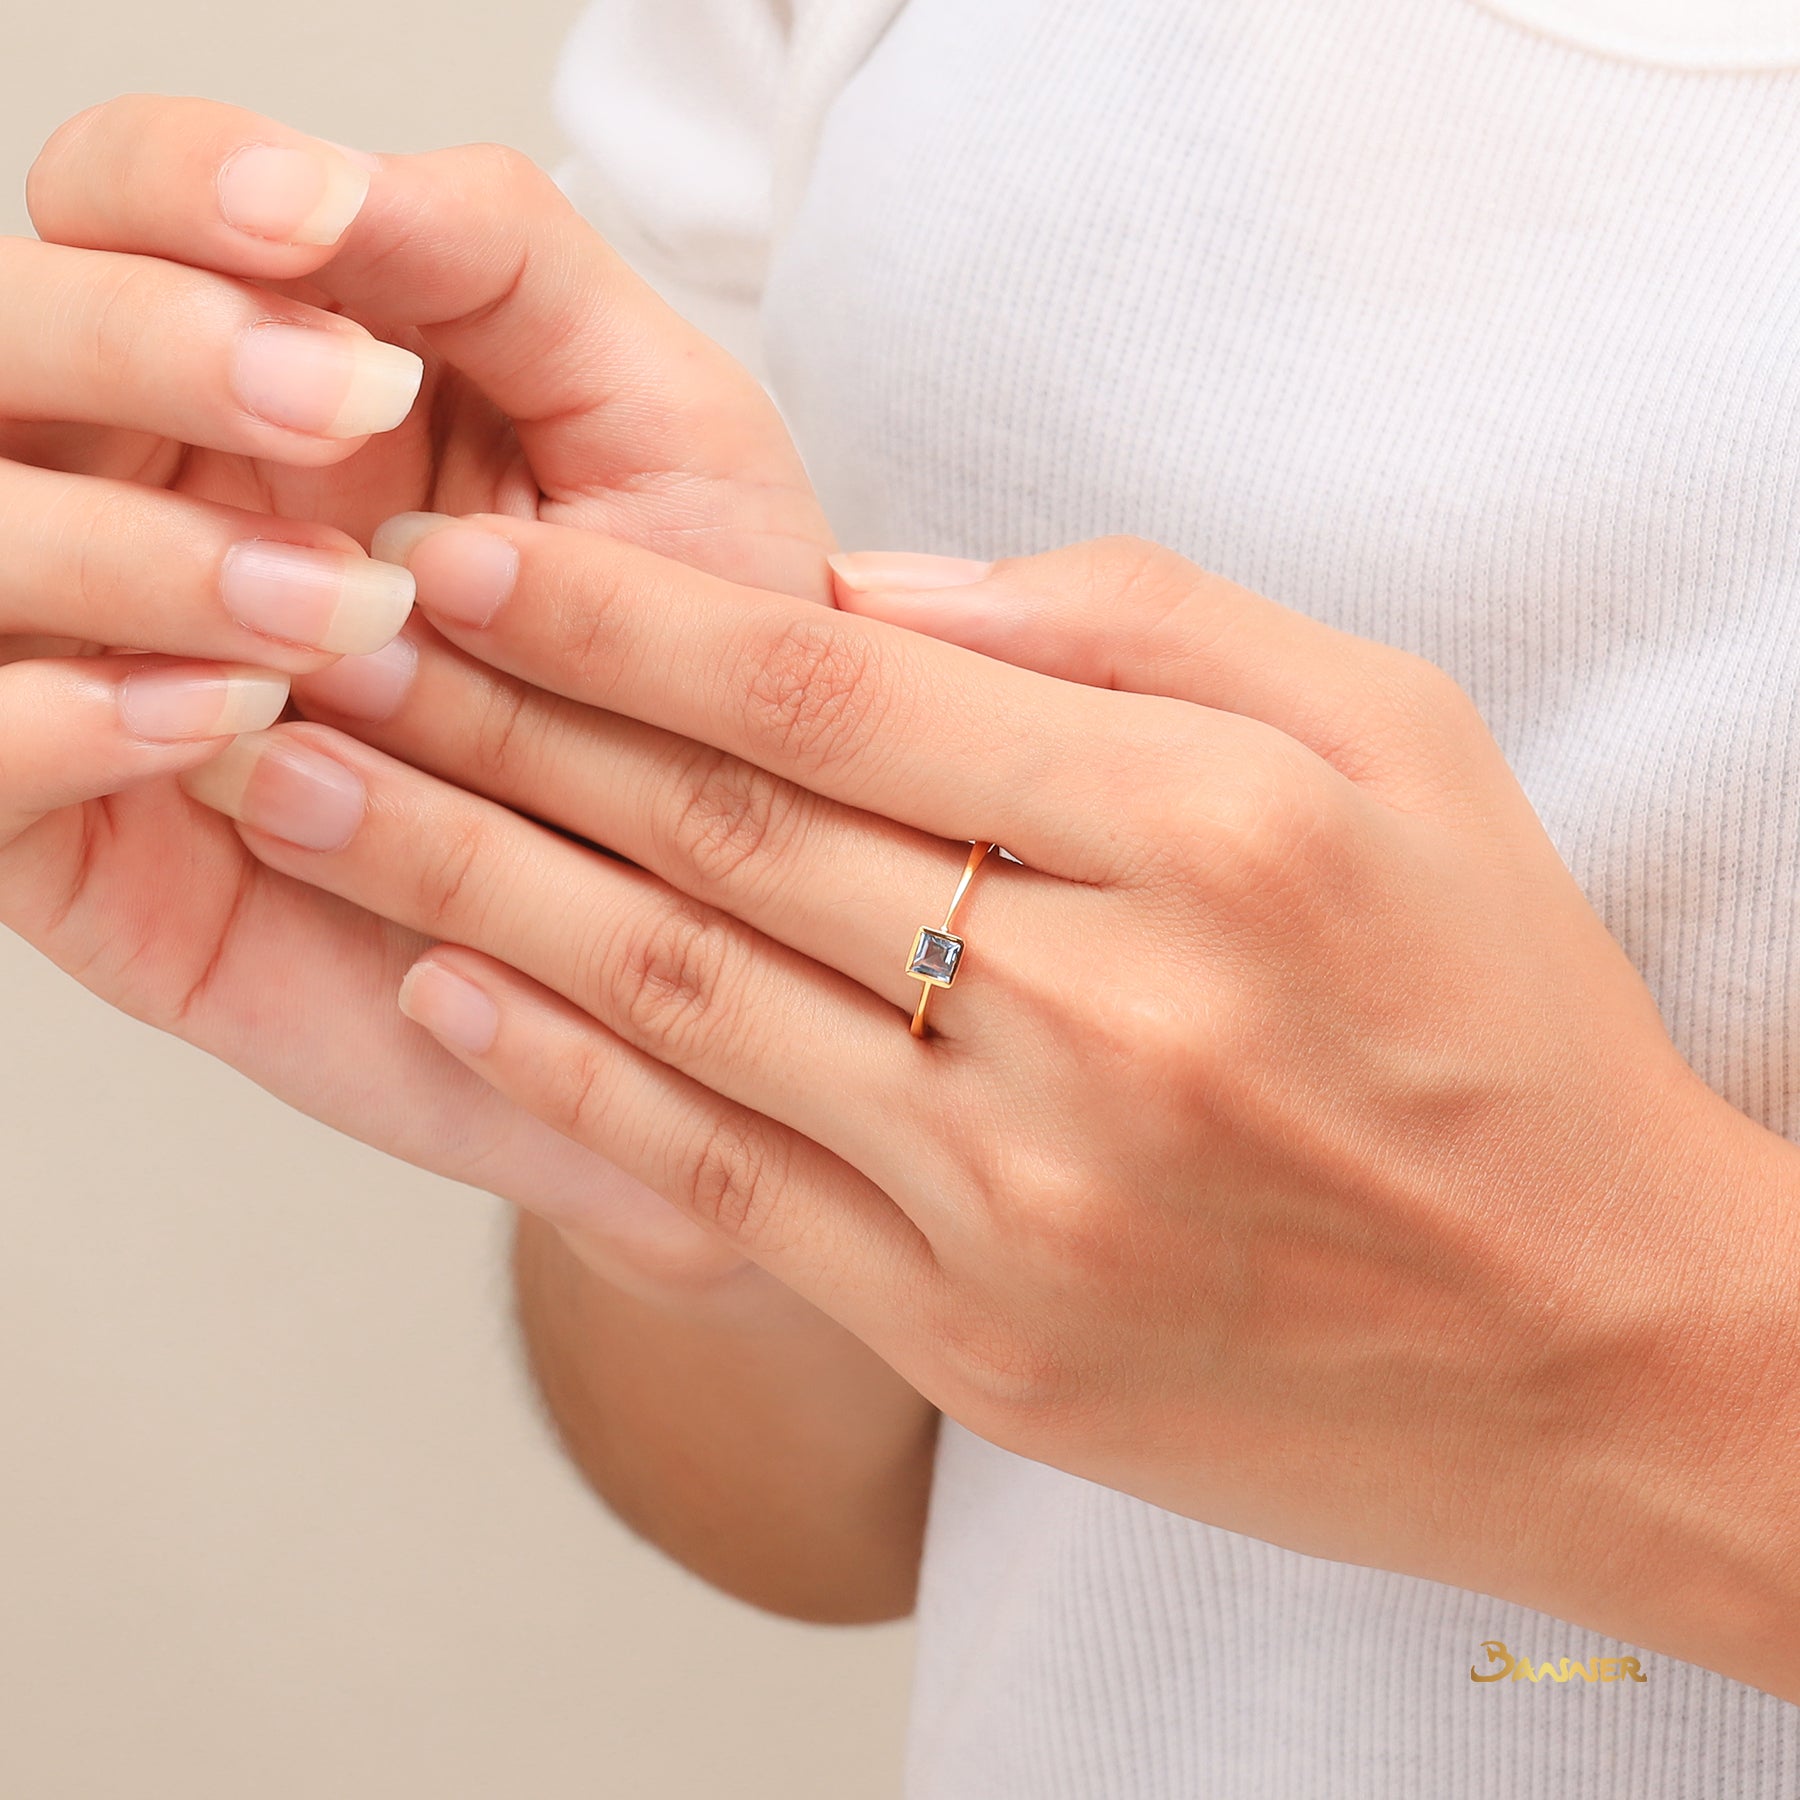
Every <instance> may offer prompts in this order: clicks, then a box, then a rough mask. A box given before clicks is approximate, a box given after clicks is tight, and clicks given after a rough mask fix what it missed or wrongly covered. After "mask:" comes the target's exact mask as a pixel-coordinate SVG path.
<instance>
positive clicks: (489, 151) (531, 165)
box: [461, 143, 553, 196]
mask: <svg viewBox="0 0 1800 1800" xmlns="http://www.w3.org/2000/svg"><path fill="white" fill-rule="evenodd" d="M461 155H462V156H463V158H464V159H465V160H466V162H467V165H468V172H469V174H470V175H471V176H472V177H474V178H475V179H476V180H478V181H480V182H482V183H483V184H485V185H488V186H491V187H493V188H495V189H497V190H498V191H499V192H501V193H502V194H505V195H508V196H524V195H530V194H535V193H537V192H538V191H540V190H542V189H544V188H548V187H550V186H552V185H553V184H552V183H551V180H550V177H549V176H548V175H547V174H545V173H544V171H543V169H541V168H540V167H539V166H538V164H537V163H536V162H535V161H533V160H532V158H531V157H529V156H527V155H526V154H525V152H524V151H523V150H519V149H516V148H515V147H514V146H513V145H511V144H490V143H483V144H467V145H465V146H464V147H463V149H462V151H461Z"/></svg>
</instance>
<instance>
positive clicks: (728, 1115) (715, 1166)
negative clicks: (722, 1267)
mask: <svg viewBox="0 0 1800 1800" xmlns="http://www.w3.org/2000/svg"><path fill="white" fill-rule="evenodd" d="M781 1161H782V1158H781V1156H780V1153H779V1152H778V1150H777V1148H776V1146H775V1145H774V1143H773V1142H772V1141H771V1138H770V1135H769V1132H768V1130H767V1129H766V1128H765V1127H762V1126H759V1125H758V1124H757V1123H756V1122H755V1121H754V1120H753V1119H752V1118H751V1117H750V1115H748V1114H746V1113H742V1112H736V1111H731V1112H725V1113H722V1114H721V1115H720V1116H719V1117H718V1118H717V1119H715V1120H713V1121H712V1122H711V1123H710V1124H709V1125H708V1126H707V1127H706V1129H705V1130H704V1131H703V1132H702V1133H701V1135H700V1138H699V1141H698V1142H697V1143H696V1145H695V1146H694V1152H693V1155H692V1157H691V1158H690V1160H689V1163H688V1168H687V1178H686V1183H685V1188H686V1191H685V1193H684V1194H683V1195H682V1199H683V1201H684V1202H685V1204H686V1207H687V1210H688V1211H689V1212H690V1213H691V1214H692V1215H693V1216H694V1217H695V1218H697V1219H698V1220H700V1222H701V1223H702V1224H705V1225H710V1226H712V1227H714V1229H716V1230H718V1231H721V1232H723V1233H724V1234H725V1236H726V1237H728V1238H730V1239H731V1240H732V1241H733V1242H734V1243H739V1244H752V1243H754V1244H758V1245H762V1246H764V1247H766V1246H767V1244H768V1237H769V1225H770V1219H771V1217H772V1214H773V1211H774V1205H775V1199H776V1196H777V1195H778V1194H779V1193H780V1191H781V1187H782V1177H781V1169H780V1163H781Z"/></svg>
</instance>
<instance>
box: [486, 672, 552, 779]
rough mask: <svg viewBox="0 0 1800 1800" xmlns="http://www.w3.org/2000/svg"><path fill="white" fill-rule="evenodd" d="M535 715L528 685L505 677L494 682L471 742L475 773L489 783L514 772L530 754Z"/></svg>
mask: <svg viewBox="0 0 1800 1800" xmlns="http://www.w3.org/2000/svg"><path fill="white" fill-rule="evenodd" d="M537 719H538V712H537V708H536V706H534V704H533V702H532V695H531V693H530V691H529V690H528V689H526V688H524V687H522V686H515V685H514V684H513V683H511V682H506V681H497V682H495V683H493V684H492V686H491V687H490V688H489V689H488V692H487V695H486V698H485V702H484V704H483V706H482V710H481V715H480V717H479V719H478V720H477V722H476V726H475V733H474V738H473V741H472V743H471V745H470V752H469V753H470V757H471V760H472V762H473V764H474V770H475V773H476V775H477V776H478V777H479V778H481V779H482V780H484V781H487V782H490V783H492V782H497V781H498V780H499V779H500V777H501V776H502V775H506V774H509V773H511V772H514V771H515V770H516V767H517V765H518V763H519V762H520V761H522V760H524V759H525V758H526V757H527V756H528V754H529V751H530V748H531V743H532V739H533V737H534V736H535V731H536V722H537Z"/></svg>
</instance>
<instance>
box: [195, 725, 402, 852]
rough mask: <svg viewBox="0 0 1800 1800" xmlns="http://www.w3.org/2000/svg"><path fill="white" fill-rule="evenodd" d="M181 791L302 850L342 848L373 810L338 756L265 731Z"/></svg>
mask: <svg viewBox="0 0 1800 1800" xmlns="http://www.w3.org/2000/svg"><path fill="white" fill-rule="evenodd" d="M181 785H182V786H183V787H184V788H185V789H186V790H187V791H188V792H189V793H190V794H192V795H193V797H194V798H195V799H196V800H198V801H199V802H200V803H201V804H202V805H204V806H210V807H212V808H213V809H214V810H215V811H218V812H222V813H224V814H225V815H226V816H227V817H228V818H232V819H239V820H241V821H242V822H243V823H244V824H246V825H252V826H254V827H255V828H256V829H257V830H258V831H266V832H268V833H269V835H270V836H271V837H278V838H285V839H286V840H287V842H288V843H290V844H294V845H296V846H298V848H300V849H302V850H341V849H343V847H344V846H345V845H346V844H347V843H349V841H350V840H351V839H352V838H353V837H355V835H356V830H357V827H358V826H359V825H361V824H362V822H363V814H364V813H365V812H366V811H367V810H368V804H369V797H368V792H367V790H366V789H365V788H364V787H363V784H362V782H361V781H360V780H359V779H358V777H357V776H355V775H354V774H352V773H351V772H350V770H348V769H347V768H345V767H344V765H343V764H342V763H341V762H338V761H337V760H336V759H335V758H333V757H329V756H327V755H325V754H324V752H323V751H319V750H314V749H313V748H312V747H311V746H310V745H306V744H298V743H295V742H294V741H293V739H292V738H288V737H271V736H269V734H268V733H266V732H257V733H252V734H251V735H249V736H247V737H240V738H238V739H236V740H235V741H234V742H233V743H231V744H230V745H229V746H227V748H225V749H224V750H222V751H221V752H220V753H219V754H218V755H217V756H215V757H214V758H213V760H212V761H211V762H209V763H206V764H204V765H202V766H201V767H200V768H198V769H190V770H189V771H188V772H187V773H186V774H185V775H183V776H182V777H181Z"/></svg>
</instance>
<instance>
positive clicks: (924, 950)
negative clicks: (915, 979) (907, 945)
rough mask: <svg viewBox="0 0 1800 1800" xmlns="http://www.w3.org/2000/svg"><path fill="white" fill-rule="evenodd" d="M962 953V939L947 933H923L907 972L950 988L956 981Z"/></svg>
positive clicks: (915, 947) (920, 935) (915, 946)
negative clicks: (957, 966) (957, 967)
mask: <svg viewBox="0 0 1800 1800" xmlns="http://www.w3.org/2000/svg"><path fill="white" fill-rule="evenodd" d="M962 953H963V941H962V939H961V938H959V937H952V936H951V935H950V933H949V932H947V931H930V930H926V931H921V932H920V933H919V941H918V942H917V943H916V944H915V945H914V946H913V953H912V961H911V962H909V963H908V964H907V965H906V972H907V974H909V975H921V976H923V977H924V978H925V980H927V981H933V982H936V983H937V984H938V985H939V986H940V987H948V986H949V985H950V983H951V982H953V981H954V980H955V979H956V965H957V964H958V963H959V962H961V961H962Z"/></svg>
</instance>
